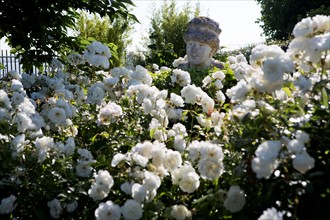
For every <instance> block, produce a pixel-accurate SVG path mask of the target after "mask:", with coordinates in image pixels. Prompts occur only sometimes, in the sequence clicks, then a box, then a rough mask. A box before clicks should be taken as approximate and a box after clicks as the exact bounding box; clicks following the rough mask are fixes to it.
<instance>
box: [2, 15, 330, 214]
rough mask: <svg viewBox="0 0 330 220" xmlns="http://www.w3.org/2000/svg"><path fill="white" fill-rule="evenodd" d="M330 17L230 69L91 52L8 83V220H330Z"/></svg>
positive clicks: (300, 27)
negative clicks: (131, 62)
mask: <svg viewBox="0 0 330 220" xmlns="http://www.w3.org/2000/svg"><path fill="white" fill-rule="evenodd" d="M329 19H330V18H329V16H321V15H318V16H315V17H312V18H305V19H303V20H302V21H301V22H299V23H298V24H297V25H296V27H295V29H294V30H293V34H294V36H295V38H294V39H293V40H292V42H291V43H290V45H289V47H288V50H287V51H286V52H285V51H283V50H282V49H281V48H280V47H278V46H276V45H272V46H267V45H258V46H256V47H255V48H254V49H253V50H252V54H251V57H250V61H249V62H247V61H246V59H245V58H244V57H243V56H242V55H239V56H236V57H233V56H232V57H229V58H228V61H227V63H226V64H225V68H224V69H223V70H219V69H216V68H211V69H208V70H193V69H191V70H188V71H184V70H179V69H170V68H167V67H161V68H160V69H158V66H157V65H153V67H154V69H153V70H148V69H146V68H144V67H142V66H139V65H138V66H135V67H134V68H131V69H130V68H126V67H115V68H111V69H109V68H108V67H109V60H108V59H109V57H110V56H111V53H110V51H109V48H107V47H106V46H105V45H103V44H102V43H100V42H93V43H92V44H90V45H88V46H87V48H86V51H85V53H84V54H72V55H69V56H68V57H67V60H66V62H65V63H61V62H59V61H58V60H55V59H54V60H53V62H52V63H51V71H50V72H49V73H48V74H41V75H38V74H32V75H29V74H25V73H23V74H22V75H20V74H18V73H16V72H9V73H8V76H6V77H5V78H3V79H1V81H0V85H1V89H0V123H1V127H0V131H1V135H0V144H1V148H0V158H1V167H0V178H1V180H0V190H1V194H0V195H1V198H0V199H1V203H0V215H1V218H8V219H14V218H16V219H49V218H50V217H51V218H54V219H120V218H123V219H158V218H167V219H185V218H187V219H189V218H193V219H225V218H234V219H258V218H259V219H269V218H272V219H282V218H293V219H297V218H309V217H314V218H317V219H323V218H324V219H325V218H327V217H329V214H328V212H327V205H326V204H329V193H330V190H329V179H330V177H329V175H330V172H329V169H330V168H329V162H330V153H329V148H328V145H329V141H330V129H329V128H330V127H329V124H330V120H329V119H330V108H329V94H330V92H329V91H330V82H329V77H330V43H329V31H330V23H329ZM180 60H183V59H182V58H180V59H178V60H176V61H175V62H174V63H173V65H174V66H175V65H177V64H178V63H179V62H180ZM316 207H317V209H316V210H317V211H316V212H315V211H314V209H313V208H316Z"/></svg>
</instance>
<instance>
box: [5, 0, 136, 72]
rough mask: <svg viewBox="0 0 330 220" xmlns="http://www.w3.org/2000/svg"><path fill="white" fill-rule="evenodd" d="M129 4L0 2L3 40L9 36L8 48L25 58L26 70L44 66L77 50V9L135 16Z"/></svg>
mask: <svg viewBox="0 0 330 220" xmlns="http://www.w3.org/2000/svg"><path fill="white" fill-rule="evenodd" d="M127 4H128V5H133V3H132V1H131V0H125V1H108V0H96V1H85V0H59V1H37V0H12V1H0V14H1V16H0V17H1V18H0V38H2V37H4V36H5V37H7V39H8V41H9V45H10V46H11V47H12V48H14V49H13V52H17V53H18V54H19V55H21V56H22V60H21V62H22V63H23V65H24V68H26V69H30V68H31V67H32V65H35V66H37V67H39V66H41V64H42V63H43V62H50V61H51V59H52V58H53V57H54V56H55V55H56V54H58V53H61V51H62V50H63V49H64V48H70V49H73V50H74V49H76V48H77V47H78V46H79V40H78V41H77V39H76V38H75V37H72V36H70V35H68V30H69V29H74V26H75V21H76V19H77V18H78V16H79V12H78V10H81V11H88V12H90V13H97V14H99V15H100V16H106V15H107V16H109V17H110V18H111V20H112V19H114V18H116V17H118V16H123V17H124V19H128V18H132V19H135V20H136V18H135V16H134V15H132V14H130V13H129V12H128V9H127Z"/></svg>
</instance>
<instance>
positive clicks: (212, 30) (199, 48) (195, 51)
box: [183, 17, 221, 67]
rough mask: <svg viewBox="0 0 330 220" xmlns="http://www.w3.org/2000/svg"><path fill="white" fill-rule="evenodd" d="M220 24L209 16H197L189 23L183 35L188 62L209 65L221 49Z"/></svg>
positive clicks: (195, 64) (193, 64)
mask: <svg viewBox="0 0 330 220" xmlns="http://www.w3.org/2000/svg"><path fill="white" fill-rule="evenodd" d="M220 33H221V29H220V28H219V24H218V23H217V22H215V21H214V20H212V19H210V18H208V17H196V18H194V19H192V20H191V21H190V22H189V23H188V31H187V32H186V33H185V34H184V35H183V39H184V41H185V43H186V50H187V57H188V62H189V65H190V66H191V67H208V66H210V65H211V62H212V57H213V55H214V54H215V53H216V52H217V51H218V50H219V48H220V46H219V43H220V40H219V35H220Z"/></svg>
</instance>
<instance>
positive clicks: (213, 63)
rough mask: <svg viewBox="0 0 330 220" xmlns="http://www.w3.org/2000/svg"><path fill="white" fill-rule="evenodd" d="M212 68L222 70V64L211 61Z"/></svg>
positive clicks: (217, 61)
mask: <svg viewBox="0 0 330 220" xmlns="http://www.w3.org/2000/svg"><path fill="white" fill-rule="evenodd" d="M211 65H212V66H215V67H217V68H219V69H223V68H224V64H223V63H222V62H220V61H219V60H212V63H211Z"/></svg>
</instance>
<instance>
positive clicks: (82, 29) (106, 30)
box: [76, 13, 135, 66]
mask: <svg viewBox="0 0 330 220" xmlns="http://www.w3.org/2000/svg"><path fill="white" fill-rule="evenodd" d="M134 22H135V20H133V19H130V18H127V19H124V18H123V17H116V18H114V19H113V21H111V20H110V18H109V16H105V17H102V18H101V17H100V16H98V15H96V14H94V16H93V17H91V16H89V15H88V14H87V13H82V14H81V16H80V17H79V19H78V22H77V28H76V30H77V32H78V36H79V37H81V38H83V39H88V38H93V39H95V40H97V41H100V42H103V43H106V44H109V43H110V47H111V46H112V49H113V50H114V51H113V52H114V53H115V54H116V56H113V57H114V59H111V61H112V65H113V66H121V65H122V64H123V63H124V61H125V60H124V59H125V49H126V47H127V45H128V44H129V43H130V42H131V39H130V33H131V31H132V29H133V28H132V25H133V24H134Z"/></svg>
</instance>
